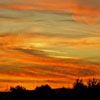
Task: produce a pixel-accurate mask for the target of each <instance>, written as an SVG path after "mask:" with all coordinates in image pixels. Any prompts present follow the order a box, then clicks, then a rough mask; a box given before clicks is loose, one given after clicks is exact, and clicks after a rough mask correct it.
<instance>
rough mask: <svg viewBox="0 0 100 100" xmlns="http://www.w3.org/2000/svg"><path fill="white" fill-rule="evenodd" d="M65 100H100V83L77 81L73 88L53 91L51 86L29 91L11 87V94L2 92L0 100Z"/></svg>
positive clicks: (96, 81) (19, 87) (93, 80)
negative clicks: (59, 99)
mask: <svg viewBox="0 0 100 100" xmlns="http://www.w3.org/2000/svg"><path fill="white" fill-rule="evenodd" d="M48 97H49V98H55V97H56V98H57V97H58V98H60V97H61V98H64V99H66V100H100V81H99V80H96V79H92V80H89V81H88V82H87V83H84V82H83V80H81V79H77V80H76V81H75V83H74V84H73V88H64V87H63V88H58V89H52V88H51V87H50V86H49V85H43V86H41V87H36V89H34V90H27V89H26V88H24V87H21V86H16V87H11V88H10V90H9V92H0V100H20V99H22V100H34V99H36V98H41V99H45V98H48Z"/></svg>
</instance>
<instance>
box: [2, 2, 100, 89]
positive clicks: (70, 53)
mask: <svg viewBox="0 0 100 100" xmlns="http://www.w3.org/2000/svg"><path fill="white" fill-rule="evenodd" d="M99 12H100V1H99V0H87V1H83V0H9V1H8V0H2V1H0V84H1V86H0V90H1V91H6V90H8V89H9V87H10V86H16V85H22V86H24V87H26V88H27V89H33V88H35V87H36V86H40V85H43V84H49V85H50V86H52V87H53V88H57V87H62V86H66V87H71V86H72V83H73V82H74V81H75V79H77V78H82V79H84V80H85V81H86V80H88V79H90V78H97V79H100V14H99Z"/></svg>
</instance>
